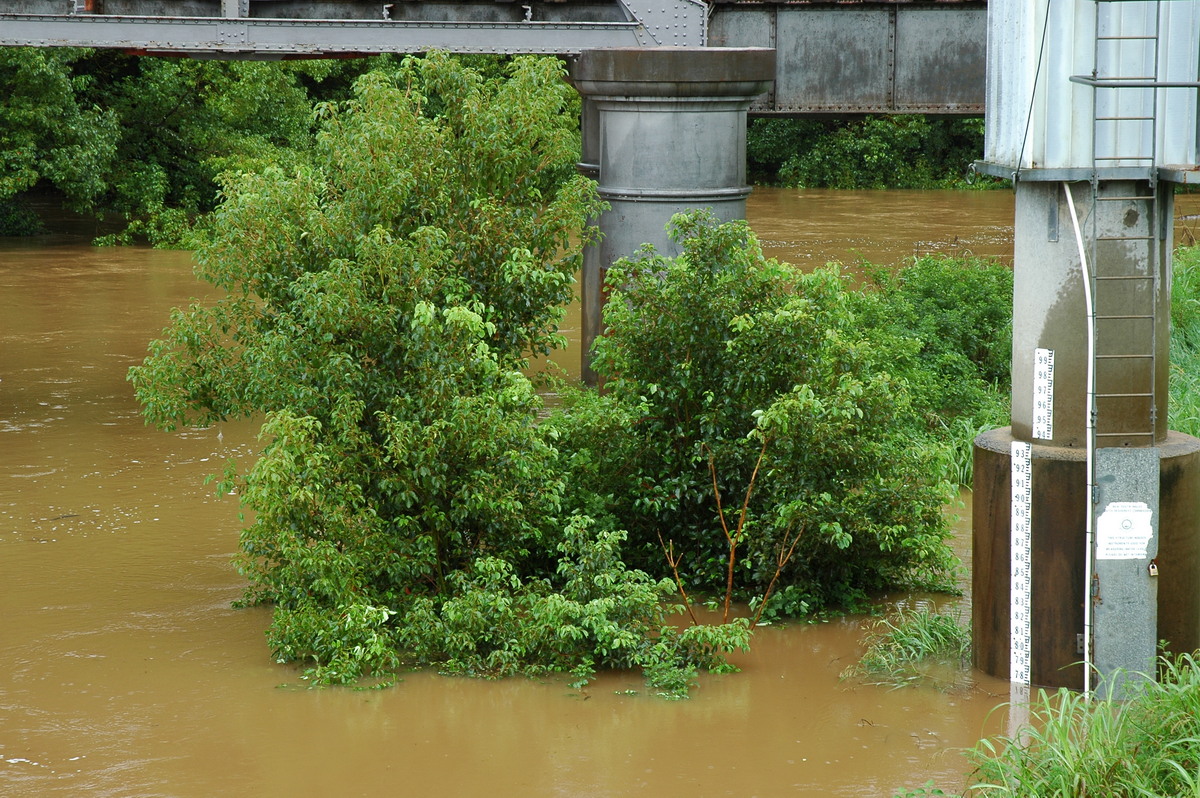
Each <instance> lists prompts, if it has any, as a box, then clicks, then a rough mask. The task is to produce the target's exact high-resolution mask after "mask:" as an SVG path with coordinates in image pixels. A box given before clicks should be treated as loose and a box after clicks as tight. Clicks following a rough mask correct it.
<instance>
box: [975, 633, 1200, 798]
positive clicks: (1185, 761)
mask: <svg viewBox="0 0 1200 798" xmlns="http://www.w3.org/2000/svg"><path fill="white" fill-rule="evenodd" d="M1031 721H1032V722H1031V724H1030V726H1029V727H1028V728H1026V729H1024V730H1022V732H1021V734H1020V735H1019V737H1018V738H1015V739H1014V738H1009V737H1002V738H999V739H997V740H990V739H989V740H983V741H981V742H980V743H979V744H978V745H977V746H976V747H975V749H974V750H973V751H972V752H971V754H970V755H971V757H972V759H973V760H974V762H975V764H976V767H977V770H976V778H977V781H976V783H975V784H974V785H972V786H971V787H970V788H969V790H968V791H967V794H968V795H972V796H1027V797H1028V798H1082V797H1083V796H1088V797H1089V798H1092V797H1094V798H1160V797H1161V798H1177V797H1179V796H1193V797H1194V798H1200V667H1198V665H1197V662H1196V660H1195V659H1194V658H1193V656H1192V655H1190V654H1187V655H1183V656H1180V657H1177V658H1174V659H1166V658H1164V659H1163V660H1161V661H1160V670H1159V674H1158V682H1157V683H1155V682H1149V681H1147V682H1145V683H1144V686H1143V689H1142V690H1141V691H1140V692H1139V693H1138V694H1137V695H1135V696H1134V697H1133V698H1132V699H1130V700H1128V701H1126V702H1124V703H1113V702H1108V701H1099V700H1096V701H1091V702H1089V701H1088V700H1087V699H1086V698H1085V697H1084V696H1083V695H1080V694H1077V693H1072V692H1070V691H1067V690H1059V691H1058V692H1057V693H1053V694H1047V693H1046V692H1045V691H1041V692H1039V694H1038V698H1037V700H1036V701H1035V702H1034V704H1033V706H1032V708H1031Z"/></svg>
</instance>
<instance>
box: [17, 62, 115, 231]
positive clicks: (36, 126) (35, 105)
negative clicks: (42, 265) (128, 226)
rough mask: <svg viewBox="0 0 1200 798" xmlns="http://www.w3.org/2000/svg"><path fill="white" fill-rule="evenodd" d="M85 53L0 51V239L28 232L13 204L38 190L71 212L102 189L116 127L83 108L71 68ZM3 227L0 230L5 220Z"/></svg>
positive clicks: (80, 85)
mask: <svg viewBox="0 0 1200 798" xmlns="http://www.w3.org/2000/svg"><path fill="white" fill-rule="evenodd" d="M87 54H88V51H86V50H71V49H34V48H25V47H2V48H0V87H3V92H4V102H2V103H0V235H4V234H10V233H12V234H15V233H21V232H26V231H27V229H28V228H29V227H30V226H31V225H32V224H33V222H32V221H31V220H28V219H24V221H22V222H21V224H17V223H16V222H17V221H18V220H20V219H22V218H23V217H22V216H21V215H19V214H18V213H17V212H16V210H15V209H16V207H17V206H16V204H15V202H14V197H15V196H16V195H17V194H19V193H21V192H24V191H27V190H29V189H31V188H33V187H34V186H36V185H38V183H39V182H45V183H48V184H51V185H53V186H54V187H56V188H57V189H58V190H59V191H61V192H62V194H63V195H64V197H66V199H67V200H68V201H69V202H70V203H71V204H72V205H74V206H76V207H87V206H89V205H91V204H92V203H93V202H95V200H96V198H97V197H99V196H100V195H101V194H102V193H103V192H104V189H105V176H106V174H107V173H108V170H109V168H110V165H111V163H112V161H113V159H114V158H115V157H116V145H117V139H118V129H119V124H118V120H117V115H116V114H115V113H113V112H112V111H108V110H101V109H100V108H99V107H97V106H95V105H90V104H88V103H87V101H86V99H85V98H84V97H83V96H82V95H83V94H84V92H85V90H86V88H87V87H88V84H89V80H88V78H87V77H86V76H80V75H75V74H73V73H72V64H73V63H74V62H76V61H78V60H79V59H81V58H84V57H86V56H87ZM6 219H7V220H9V225H8V226H7V229H6V226H5V220H6Z"/></svg>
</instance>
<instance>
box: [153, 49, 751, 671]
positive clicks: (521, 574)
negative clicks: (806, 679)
mask: <svg viewBox="0 0 1200 798" xmlns="http://www.w3.org/2000/svg"><path fill="white" fill-rule="evenodd" d="M562 77H563V76H562V67H561V65H560V64H559V63H558V62H556V61H553V60H546V59H543V60H534V59H523V60H518V61H516V62H515V63H514V64H513V65H512V68H511V74H510V76H509V77H508V78H507V79H504V80H501V79H499V78H485V77H484V76H483V75H481V74H480V73H479V72H477V71H475V70H473V69H469V68H466V67H464V66H463V65H462V64H460V63H459V62H456V61H454V60H452V59H450V58H448V57H446V56H444V55H432V56H430V57H428V58H426V59H408V60H406V61H404V62H403V64H402V66H401V67H400V69H399V70H398V71H397V72H395V73H394V74H383V73H378V72H377V73H370V74H367V75H365V76H363V77H362V78H361V79H360V80H359V81H358V82H357V84H356V86H355V90H354V91H355V96H354V99H353V100H351V101H349V102H347V103H344V104H340V105H333V104H328V105H325V106H323V107H322V108H321V109H320V130H319V133H318V136H317V144H316V147H315V150H314V153H313V157H312V160H311V162H310V163H309V164H306V165H303V166H301V167H299V168H296V169H294V170H291V171H290V172H285V171H284V170H282V169H280V168H276V167H271V168H268V169H265V170H263V171H262V172H257V173H251V172H243V173H239V174H237V175H235V176H231V177H229V178H228V180H227V183H226V189H225V191H226V194H225V200H224V202H223V203H222V204H221V206H220V207H219V208H218V209H217V210H216V211H215V213H214V214H213V217H212V222H211V232H210V236H209V240H208V243H207V244H206V246H205V247H204V248H203V249H202V250H201V251H200V252H199V254H198V261H199V273H200V275H201V276H202V277H204V278H205V279H207V280H209V281H210V282H212V283H213V284H215V285H217V286H220V287H222V288H224V289H226V291H227V292H228V293H227V295H226V297H225V298H224V299H222V300H220V301H218V302H217V303H216V304H215V305H213V306H199V305H198V306H193V307H192V308H190V309H188V310H187V311H179V312H176V314H175V315H174V316H173V319H172V324H171V326H170V327H169V328H168V329H167V330H166V337H165V338H164V339H162V340H160V341H156V342H154V343H153V344H152V345H151V354H150V356H149V357H148V358H147V359H146V361H145V363H144V364H143V365H142V366H139V367H135V368H134V369H132V370H131V372H130V379H131V380H132V381H133V383H134V385H135V388H136V391H137V395H138V397H139V399H140V400H141V401H142V403H143V407H144V412H145V414H146V417H147V419H149V420H150V421H153V422H154V423H156V424H158V425H159V426H162V427H164V428H168V429H169V428H172V427H174V426H176V425H178V424H183V423H194V422H199V423H208V422H212V421H215V420H219V419H223V418H228V417H232V416H247V415H252V414H257V413H265V414H266V421H265V423H264V425H263V432H262V434H263V439H264V441H265V450H264V452H263V454H262V456H261V457H260V458H259V460H258V462H257V463H256V464H255V465H254V467H253V468H252V469H251V470H250V471H249V473H247V474H245V475H238V474H237V473H235V472H234V471H232V470H231V471H230V472H229V473H227V474H226V477H225V482H224V487H225V488H227V489H231V488H235V487H236V488H237V489H238V490H239V492H240V493H241V495H242V500H243V502H244V504H245V505H246V506H247V507H249V508H250V509H252V510H253V511H254V514H255V516H254V521H253V523H252V524H251V525H250V526H249V527H248V528H247V529H246V530H245V531H244V532H243V534H242V540H241V549H242V551H241V555H240V556H239V558H238V564H239V567H240V568H241V570H242V572H243V573H244V574H245V575H246V576H247V577H248V578H249V580H250V588H249V590H248V593H247V600H249V601H251V602H270V603H272V604H274V607H275V610H274V615H273V621H272V625H271V629H270V631H269V633H268V637H269V641H270V644H271V647H272V649H273V651H274V652H275V654H276V655H277V656H278V657H279V658H280V659H281V660H295V661H300V662H305V663H308V664H309V665H311V666H312V667H311V674H312V676H313V677H314V678H316V679H318V680H319V681H324V682H346V681H351V680H353V679H355V678H358V677H359V676H362V675H364V674H368V673H381V672H387V671H390V670H393V669H394V668H395V667H396V666H397V664H398V663H399V662H401V661H402V660H405V661H416V662H437V663H445V666H446V667H450V668H455V669H459V670H464V671H468V672H475V673H480V674H484V675H503V674H505V673H511V672H516V671H526V672H528V671H538V670H546V669H554V670H572V671H574V672H576V673H577V674H578V675H579V676H580V677H583V678H586V676H587V675H588V674H590V672H591V670H592V669H593V668H594V667H597V666H606V665H620V666H629V665H640V666H641V667H643V668H644V669H645V670H646V671H647V674H648V676H649V677H650V678H651V680H652V681H653V682H656V683H658V684H661V685H664V686H665V687H666V688H667V689H670V690H678V689H683V688H685V687H686V683H687V681H688V674H689V673H690V671H689V668H693V667H695V666H696V665H703V666H705V667H715V666H716V665H718V664H719V663H717V662H716V661H715V660H714V659H713V657H714V656H715V653H714V652H715V645H716V643H717V642H720V643H721V644H722V645H726V644H728V645H733V644H744V642H745V635H746V627H745V626H744V625H742V626H741V627H731V628H730V629H728V630H722V631H720V632H715V633H713V632H705V631H698V632H688V633H679V632H676V631H675V630H673V629H672V628H670V627H669V626H667V625H666V624H665V623H664V622H663V619H662V613H663V608H662V606H661V599H662V598H663V597H664V594H665V593H666V592H668V591H669V589H670V585H669V584H666V585H663V584H661V583H659V582H658V581H656V580H654V579H652V578H650V577H648V576H647V575H645V574H639V573H635V572H630V571H629V570H628V569H627V568H626V567H625V566H624V564H623V563H622V562H621V561H620V559H619V556H618V551H617V548H616V546H617V544H618V543H619V540H620V535H619V534H615V533H612V532H610V531H607V530H596V529H593V528H592V525H591V523H590V522H589V521H587V520H586V519H584V518H582V517H577V518H574V519H568V518H566V517H565V516H566V511H565V508H563V506H562V502H561V497H562V491H563V485H562V472H561V469H560V468H559V467H558V455H557V451H556V450H555V448H554V447H553V446H552V445H551V442H550V439H549V438H548V437H547V436H546V433H545V431H543V430H542V429H540V428H539V427H538V426H537V424H536V422H537V418H538V411H539V409H540V399H539V397H538V396H537V394H536V392H535V391H534V389H533V387H532V385H531V383H530V381H529V380H528V379H527V378H525V377H524V376H523V375H522V374H521V373H520V372H519V371H516V370H515V368H516V367H517V366H519V365H521V364H522V363H523V362H524V358H525V357H526V355H527V354H528V353H531V352H538V353H540V352H544V351H546V350H548V349H549V348H550V347H552V346H554V345H555V344H557V343H558V342H559V340H560V337H559V335H558V333H557V325H558V322H559V320H560V317H561V313H562V310H561V307H560V306H561V305H562V303H564V302H565V301H566V300H567V299H568V298H569V296H570V293H571V280H572V275H573V274H574V272H575V270H576V269H577V267H578V264H579V257H580V247H581V244H582V243H583V242H584V241H586V240H587V236H585V235H580V232H581V231H582V230H583V225H584V221H585V220H586V219H587V218H588V217H590V216H591V215H593V214H595V213H596V212H597V211H598V204H597V202H598V201H597V199H596V197H595V190H594V184H592V183H591V182H590V181H587V180H584V179H583V178H581V177H579V176H578V175H576V174H575V173H574V168H573V164H574V162H575V161H576V160H577V158H578V138H577V132H576V129H575V119H574V116H573V108H572V103H573V102H574V97H573V94H572V91H571V89H570V88H569V87H568V86H567V85H566V84H565V82H564V81H563V79H562ZM585 583H586V584H585ZM681 674H682V676H681Z"/></svg>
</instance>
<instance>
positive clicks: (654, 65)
mask: <svg viewBox="0 0 1200 798" xmlns="http://www.w3.org/2000/svg"><path fill="white" fill-rule="evenodd" d="M569 70H570V76H571V82H572V84H573V85H574V86H575V88H576V89H577V90H578V91H579V93H580V94H581V95H582V96H583V98H584V108H585V111H584V120H583V121H584V124H583V133H584V137H585V140H584V145H583V151H584V163H585V164H587V166H583V167H582V168H584V169H585V170H586V169H591V168H598V170H599V178H598V180H599V191H600V196H601V198H603V199H604V200H605V201H606V202H607V203H608V205H609V208H608V210H606V211H605V212H604V213H603V214H602V215H601V217H600V220H599V227H600V232H601V234H602V236H603V238H602V239H601V241H600V244H599V245H598V246H596V247H594V248H593V249H595V250H596V251H595V252H591V253H588V254H587V255H585V260H584V274H583V285H582V300H583V322H582V323H583V332H582V338H583V346H584V353H583V358H584V379H585V380H588V381H594V379H595V375H594V374H592V373H591V369H590V367H589V365H588V363H589V361H590V356H589V352H590V348H591V343H592V341H594V340H595V337H596V335H598V334H599V331H600V308H601V306H602V303H603V297H602V291H601V287H602V286H603V281H604V272H605V271H606V270H607V269H608V267H609V266H610V265H611V264H612V263H613V262H615V261H616V260H617V259H619V258H622V257H626V256H629V255H633V254H634V253H635V252H636V251H637V250H638V249H639V248H640V247H641V246H642V245H643V244H651V245H652V246H654V247H655V249H657V250H658V251H659V252H662V253H665V254H676V253H677V251H678V250H677V248H676V247H675V246H674V244H673V243H672V242H671V241H670V240H669V239H668V237H667V231H666V228H667V224H668V222H669V221H670V219H671V217H672V216H674V215H675V214H677V213H683V212H687V211H691V210H698V209H708V210H711V211H712V212H713V214H714V215H715V216H716V217H717V218H718V219H720V220H721V221H730V220H733V219H744V218H745V216H746V197H747V196H748V195H749V194H750V186H749V185H748V184H747V182H746V109H747V108H748V107H749V105H750V101H751V100H752V99H753V98H754V97H755V96H756V95H758V94H761V93H763V92H764V91H766V90H767V89H768V88H770V85H771V80H772V77H773V76H774V74H775V53H774V51H772V50H764V49H759V48H745V49H732V48H676V47H662V48H620V49H609V50H588V51H586V52H584V53H583V54H582V55H580V56H579V57H578V58H576V59H573V60H572V61H571V62H569Z"/></svg>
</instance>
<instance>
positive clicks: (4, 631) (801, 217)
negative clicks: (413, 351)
mask: <svg viewBox="0 0 1200 798" xmlns="http://www.w3.org/2000/svg"><path fill="white" fill-rule="evenodd" d="M749 215H750V217H751V218H750V221H751V224H752V226H753V227H754V228H755V229H756V230H757V231H758V232H759V234H760V235H761V236H762V238H763V240H764V244H765V246H766V248H767V250H768V253H769V254H771V255H773V256H776V257H780V258H782V259H786V260H792V261H794V262H797V263H805V264H808V263H814V262H824V261H826V260H844V261H847V262H852V261H853V260H854V259H856V258H857V257H859V256H861V257H865V258H867V259H870V260H876V261H880V262H888V261H895V260H898V259H901V258H903V257H906V256H908V255H911V254H913V253H914V252H921V251H929V250H944V251H952V252H961V251H965V250H971V251H975V252H977V253H981V254H994V255H1000V256H1005V255H1008V254H1009V253H1011V229H1010V225H1011V218H1012V196H1011V194H1010V193H1008V192H1003V191H1001V192H987V193H978V194H975V193H968V194H962V193H947V192H904V193H896V192H894V193H883V192H879V193H867V192H855V193H831V192H794V191H792V192H787V191H776V190H763V191H757V192H756V193H755V195H754V196H752V197H751V200H750V213H749ZM206 290H207V289H206V288H205V287H204V286H203V285H200V284H198V283H196V282H195V280H194V279H193V278H192V276H191V267H190V257H189V255H188V254H187V253H183V252H164V251H153V250H147V249H141V248H116V249H96V248H93V247H91V246H90V245H89V244H88V239H87V237H86V236H71V235H54V236H42V237H38V238H34V239H25V240H19V239H0V455H2V456H0V795H5V796H21V797H24V796H30V797H32V796H53V795H62V796H68V795H69V796H218V795H238V796H242V795H245V796H264V797H266V796H289V797H291V796H317V795H331V796H394V795H437V796H441V795H448V796H449V795H453V796H460V795H461V796H473V795H487V796H491V797H493V798H504V797H505V796H543V795H546V796H549V795H554V796H625V795H654V796H718V795H730V796H778V795H812V796H881V795H884V796H890V795H891V794H892V791H893V789H894V788H898V787H901V786H910V787H911V786H917V785H920V784H923V783H924V782H925V781H926V780H928V779H931V778H932V779H935V780H936V781H937V782H938V783H939V785H941V786H943V787H947V788H957V787H960V786H961V785H962V784H963V783H964V780H965V778H966V773H967V770H968V765H967V763H966V760H965V759H964V758H963V757H962V755H961V753H960V749H962V748H964V747H967V746H970V745H972V744H973V743H974V742H975V740H977V739H978V738H979V737H980V736H981V735H983V734H989V733H995V732H997V731H1002V730H1003V728H1004V724H1005V713H1004V712H1003V710H1001V711H997V712H993V709H994V707H996V706H997V705H998V704H1001V703H1003V702H1004V701H1007V700H1008V686H1007V684H1006V683H1003V682H997V681H995V680H990V679H988V678H986V677H983V676H980V675H978V674H974V675H968V676H967V677H966V678H963V679H961V680H960V683H959V684H958V686H957V687H955V688H954V689H951V690H937V689H932V688H907V689H900V690H888V689H887V688H882V687H873V686H867V685H862V684H859V683H856V682H851V681H844V680H841V679H840V678H839V676H840V674H841V673H842V671H843V670H844V669H845V668H846V667H847V666H849V665H850V664H852V663H853V662H854V661H855V659H856V657H857V656H858V654H859V651H860V649H859V643H860V638H861V626H862V624H863V622H864V619H862V618H858V617H851V618H845V619H842V620H837V621H832V622H828V623H821V624H813V625H803V624H801V625H793V626H786V627H773V628H764V629H762V630H761V631H759V632H758V633H756V635H755V639H754V648H753V651H752V653H750V654H746V655H741V656H739V657H737V662H738V664H739V665H740V666H741V668H742V672H741V673H739V674H735V675H728V676H715V677H705V678H702V679H701V682H700V685H699V687H698V688H697V689H696V690H695V691H694V692H693V697H692V698H691V699H690V700H688V701H680V702H668V701H663V700H659V699H655V698H652V697H649V696H647V695H645V694H643V693H642V692H641V691H642V689H643V688H642V683H641V680H640V678H638V677H636V676H634V675H630V674H606V675H604V676H602V677H601V678H599V679H598V680H597V681H596V682H594V683H593V684H592V685H591V686H589V687H588V688H587V689H586V690H585V691H583V692H580V691H574V690H571V689H570V688H569V687H568V686H567V685H566V682H565V681H559V680H546V681H531V680H524V679H513V680H506V681H501V682H485V681H473V680H467V679H455V678H446V677H441V676H438V675H436V674H430V673H415V674H408V675H405V677H404V678H403V681H402V682H401V683H400V684H398V685H397V686H395V687H393V688H390V689H385V690H378V691H354V690H345V689H327V690H307V689H304V688H303V687H301V686H299V680H298V678H297V671H296V670H295V669H294V668H292V667H290V666H286V665H279V664H276V663H275V662H273V661H272V659H271V657H270V652H269V651H268V649H267V646H266V643H265V640H264V637H263V631H264V629H265V628H266V625H267V622H268V617H269V610H267V609H261V608H256V609H249V610H235V609H232V608H231V602H232V601H233V600H234V599H236V598H238V597H239V595H240V594H241V591H242V587H243V580H242V579H241V578H240V577H239V576H238V574H237V573H236V572H235V571H234V570H233V568H232V566H231V565H230V557H231V555H232V554H233V552H234V551H235V550H236V548H237V540H238V531H239V529H240V523H239V519H238V507H237V503H236V498H235V497H227V498H225V499H218V498H216V497H215V496H214V495H213V491H212V488H211V486H206V485H205V484H204V477H205V476H206V475H208V474H212V473H215V472H217V471H219V470H220V468H221V467H222V464H224V463H225V461H226V460H227V459H228V458H231V457H234V458H243V459H248V458H252V457H253V456H254V452H255V451H256V445H257V444H256V440H255V433H256V429H255V427H254V426H253V425H251V424H245V423H232V424H226V425H223V426H221V427H219V428H211V429H191V430H185V431H182V432H179V433H176V434H165V433H160V432H156V431H154V430H153V429H150V428H147V427H145V426H144V425H143V423H142V420H141V418H140V416H139V415H138V409H137V407H136V404H135V402H134V400H133V396H132V391H131V389H130V387H129V385H128V383H127V382H126V381H125V373H126V370H127V369H128V368H129V366H131V365H133V364H135V363H138V362H140V360H141V359H142V358H143V357H144V355H145V351H146V344H147V342H148V341H149V340H150V339H151V338H153V337H155V336H156V335H157V334H158V332H159V331H160V330H161V328H162V327H163V326H164V324H165V323H166V321H167V318H168V314H169V312H170V309H171V308H172V307H176V306H184V305H186V304H187V303H188V301H189V298H190V297H192V296H204V295H205V292H206ZM577 360H578V353H577V352H572V353H569V354H568V356H567V357H566V358H564V360H563V362H565V363H568V364H570V363H572V362H577ZM964 501H966V502H969V495H967V496H966V497H965V498H964ZM957 512H958V513H959V514H960V515H962V516H963V517H964V518H969V514H970V513H969V508H968V507H966V506H963V507H960V508H957ZM960 540H961V541H963V543H961V544H960V549H961V546H963V545H966V544H965V541H967V540H969V533H968V530H966V529H965V528H962V529H961V530H960ZM960 553H961V554H962V555H963V556H965V557H967V558H968V559H969V552H966V551H965V550H961V551H960ZM883 600H884V601H892V602H898V601H904V602H909V603H913V602H919V601H932V602H938V603H940V604H942V605H945V606H948V607H953V606H956V605H957V606H960V607H961V605H962V603H963V602H964V601H965V599H949V598H946V597H928V596H891V597H887V598H886V599H883Z"/></svg>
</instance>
